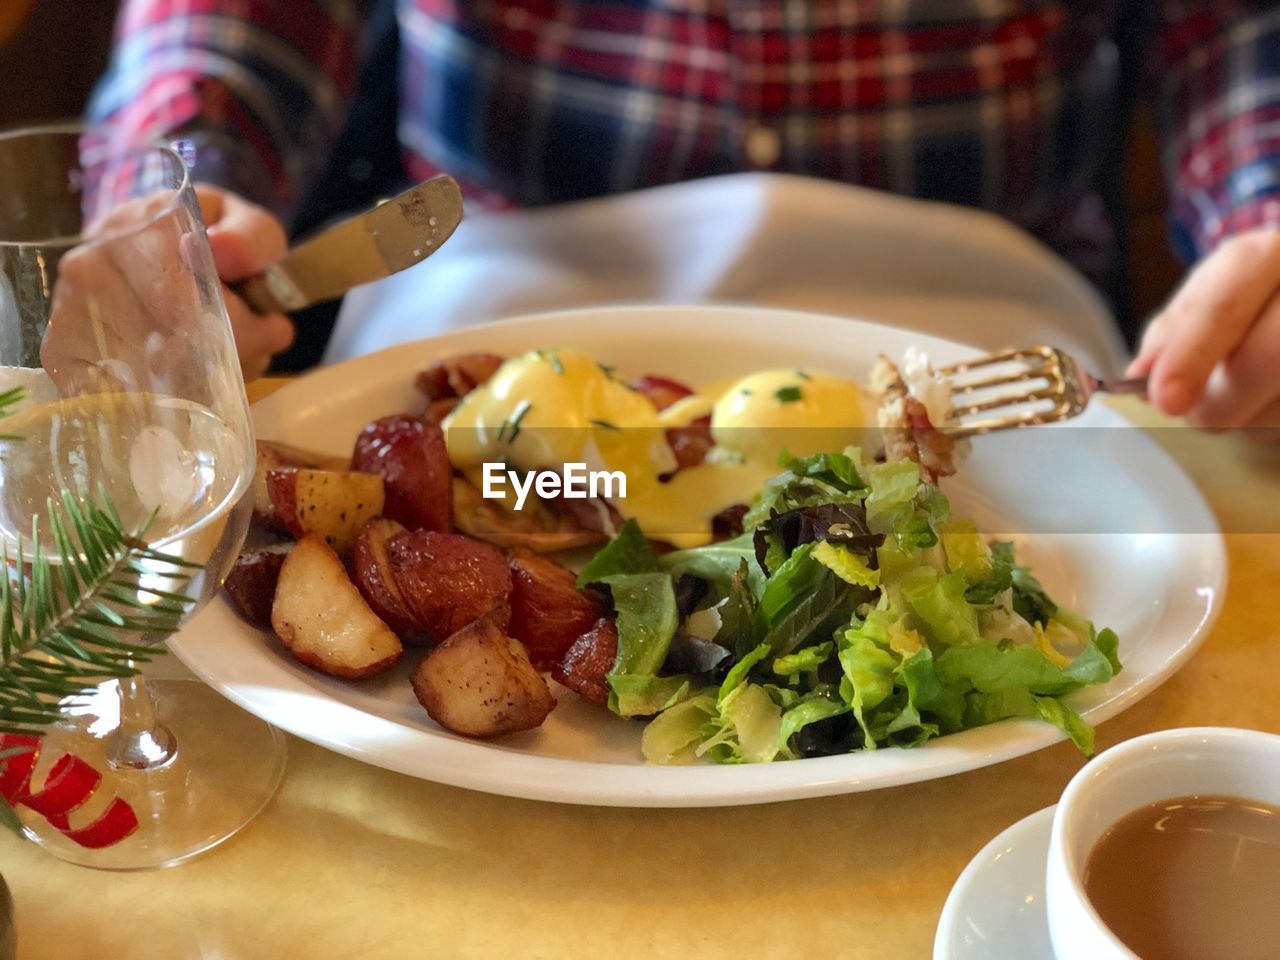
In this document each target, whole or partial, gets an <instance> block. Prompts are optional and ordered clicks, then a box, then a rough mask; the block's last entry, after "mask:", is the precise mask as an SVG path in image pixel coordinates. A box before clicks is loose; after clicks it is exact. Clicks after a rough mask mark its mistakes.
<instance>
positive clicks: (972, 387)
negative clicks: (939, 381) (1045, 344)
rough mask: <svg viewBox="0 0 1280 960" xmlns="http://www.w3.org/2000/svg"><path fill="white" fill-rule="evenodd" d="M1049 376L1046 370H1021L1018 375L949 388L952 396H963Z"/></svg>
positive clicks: (954, 385) (955, 385)
mask: <svg viewBox="0 0 1280 960" xmlns="http://www.w3.org/2000/svg"><path fill="white" fill-rule="evenodd" d="M1048 376H1050V374H1049V372H1048V371H1047V370H1045V371H1043V372H1035V371H1028V370H1021V371H1019V372H1018V373H1011V374H1008V375H1007V376H1002V377H989V378H988V379H986V380H966V381H965V382H964V383H957V384H953V386H952V387H951V395H952V396H964V395H965V394H968V393H977V392H978V391H979V390H989V389H991V388H992V387H1005V386H1008V385H1009V384H1012V383H1026V382H1028V381H1029V380H1038V379H1044V378H1046V377H1048Z"/></svg>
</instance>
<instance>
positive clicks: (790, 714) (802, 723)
mask: <svg viewBox="0 0 1280 960" xmlns="http://www.w3.org/2000/svg"><path fill="white" fill-rule="evenodd" d="M848 712H849V705H848V704H847V703H845V702H844V701H843V700H841V699H840V697H838V696H832V695H831V692H830V691H828V690H822V691H815V692H814V693H811V694H809V695H808V696H807V697H804V698H803V699H801V700H800V701H799V702H798V703H796V704H795V705H794V706H792V707H790V708H789V709H787V710H785V711H784V712H783V714H782V723H781V724H780V726H779V729H778V745H779V750H780V751H783V752H785V753H786V754H787V756H788V757H793V756H794V755H795V754H794V752H793V751H792V749H791V738H792V737H794V736H795V735H796V734H797V733H799V732H800V731H801V730H803V729H804V728H805V727H807V726H809V724H811V723H818V722H820V721H822V720H828V719H830V718H831V717H838V716H840V715H841V714H845V713H848Z"/></svg>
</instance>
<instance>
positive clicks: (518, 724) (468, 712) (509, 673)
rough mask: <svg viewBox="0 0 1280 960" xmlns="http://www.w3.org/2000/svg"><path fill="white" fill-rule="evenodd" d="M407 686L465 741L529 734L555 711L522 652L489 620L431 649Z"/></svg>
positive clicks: (434, 717) (497, 622)
mask: <svg viewBox="0 0 1280 960" xmlns="http://www.w3.org/2000/svg"><path fill="white" fill-rule="evenodd" d="M411 682H412V683H413V692H414V695H415V696H416V697H417V698H418V702H419V703H421V704H422V705H423V706H424V707H426V708H427V713H428V714H429V715H430V717H431V719H432V720H434V721H435V722H436V723H438V724H440V726H442V727H444V728H445V729H446V730H452V731H453V732H454V733H460V734H462V735H463V736H467V737H496V736H499V735H501V734H504V733H515V732H516V731H518V730H532V729H533V728H534V727H537V726H541V724H542V721H544V720H545V719H547V714H549V713H550V712H551V711H552V709H553V708H554V707H555V705H556V700H555V697H553V696H552V695H551V690H550V688H548V687H547V683H546V681H545V680H543V679H542V675H541V674H539V673H538V671H537V670H535V669H534V667H533V664H532V663H530V662H529V655H528V654H527V653H526V652H525V649H524V647H522V646H521V645H520V642H519V641H518V640H514V639H512V638H511V637H509V636H507V635H506V634H505V633H503V629H502V624H501V621H500V620H499V619H498V617H496V616H495V615H492V614H491V615H489V616H486V617H482V618H481V619H479V620H476V621H475V622H474V623H470V624H468V625H467V626H465V627H463V628H462V629H461V630H459V631H458V632H457V633H454V634H453V635H451V636H450V637H448V638H446V639H445V640H444V641H443V642H441V643H440V644H439V645H437V646H435V647H433V648H432V649H431V650H430V652H428V653H427V655H426V657H424V658H423V660H422V663H420V664H418V669H416V670H415V671H414V672H413V676H412V677H411Z"/></svg>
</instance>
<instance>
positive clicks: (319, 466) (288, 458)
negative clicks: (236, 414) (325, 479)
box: [253, 440, 351, 533]
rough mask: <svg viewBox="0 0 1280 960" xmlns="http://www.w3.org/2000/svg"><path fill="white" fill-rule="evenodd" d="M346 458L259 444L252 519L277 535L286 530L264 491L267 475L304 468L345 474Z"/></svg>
mask: <svg viewBox="0 0 1280 960" xmlns="http://www.w3.org/2000/svg"><path fill="white" fill-rule="evenodd" d="M350 462H351V461H350V460H348V459H347V458H346V457H332V456H328V455H327V454H323V453H316V452H315V451H314V450H303V449H302V448H301V447H291V446H289V445H288V444H287V443H276V442H274V441H272V440H259V441H258V457H257V464H256V466H255V468H254V473H253V519H254V521H255V522H256V523H257V524H258V525H259V526H262V527H265V528H266V529H268V530H273V531H276V532H278V533H284V532H285V529H284V526H283V524H281V522H280V517H279V516H278V515H277V514H276V508H275V504H273V503H272V502H271V494H270V493H269V492H268V490H267V474H268V473H269V472H270V471H272V470H279V469H281V468H283V467H306V468H307V469H310V470H346V469H347V467H348V466H349V465H350Z"/></svg>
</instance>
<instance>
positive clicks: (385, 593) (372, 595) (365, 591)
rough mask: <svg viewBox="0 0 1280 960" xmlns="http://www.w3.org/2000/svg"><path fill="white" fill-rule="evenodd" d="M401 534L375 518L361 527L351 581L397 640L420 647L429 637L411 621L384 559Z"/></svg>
mask: <svg viewBox="0 0 1280 960" xmlns="http://www.w3.org/2000/svg"><path fill="white" fill-rule="evenodd" d="M404 532H405V529H404V527H403V526H401V525H400V524H398V523H396V522H395V521H394V520H388V519H387V518H386V517H378V518H377V519H374V520H370V521H369V522H368V523H367V524H365V527H364V529H363V530H361V531H360V536H358V537H357V538H356V545H355V551H354V553H353V556H352V568H353V571H354V577H353V579H354V580H355V583H356V586H357V587H358V588H359V589H360V595H361V596H363V597H364V599H365V601H366V602H367V603H368V604H369V606H370V607H371V608H372V609H373V612H374V613H376V614H377V615H378V616H379V617H380V618H381V619H382V621H383V622H384V623H385V624H386V625H387V626H389V627H390V628H391V629H392V630H394V631H395V632H396V635H397V636H399V637H400V639H401V640H403V641H405V642H406V643H417V644H421V643H424V642H426V641H427V640H428V639H429V637H428V635H427V634H426V631H425V630H423V629H422V627H421V626H420V625H419V624H418V622H417V621H416V620H415V619H414V615H413V612H412V611H411V610H410V609H409V602H408V601H407V600H406V599H405V596H404V594H403V593H402V592H401V590H400V585H399V583H397V582H396V578H395V574H394V573H393V572H392V569H391V558H390V557H389V556H388V555H387V544H388V543H389V542H390V541H391V538H392V537H395V536H397V535H399V534H401V533H404Z"/></svg>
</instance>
